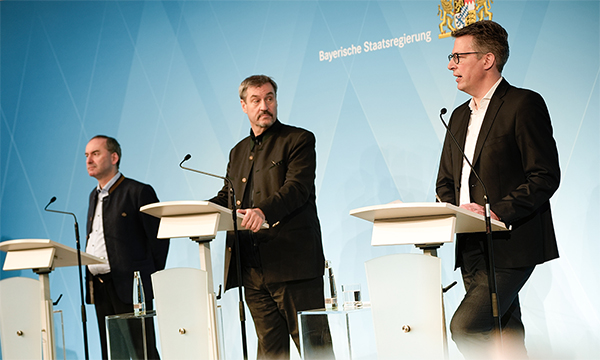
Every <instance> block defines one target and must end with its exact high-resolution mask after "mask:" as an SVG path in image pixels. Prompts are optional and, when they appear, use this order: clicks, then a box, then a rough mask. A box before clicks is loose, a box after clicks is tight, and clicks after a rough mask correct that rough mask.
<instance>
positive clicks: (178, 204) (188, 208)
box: [140, 200, 239, 218]
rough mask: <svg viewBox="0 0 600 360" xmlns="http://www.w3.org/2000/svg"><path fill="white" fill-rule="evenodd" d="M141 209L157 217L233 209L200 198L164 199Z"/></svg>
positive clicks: (225, 212) (228, 212) (227, 211)
mask: <svg viewBox="0 0 600 360" xmlns="http://www.w3.org/2000/svg"><path fill="white" fill-rule="evenodd" d="M140 211H141V212H144V213H146V214H149V215H152V216H154V217H157V218H162V217H165V216H181V215H198V214H210V213H215V212H219V213H222V214H231V210H229V209H228V208H226V207H223V206H221V205H217V204H215V203H211V202H210V201H199V200H182V201H163V202H158V203H154V204H148V205H145V206H142V207H141V208H140ZM238 216H239V215H238Z"/></svg>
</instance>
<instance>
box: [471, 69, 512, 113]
mask: <svg viewBox="0 0 600 360" xmlns="http://www.w3.org/2000/svg"><path fill="white" fill-rule="evenodd" d="M503 79H504V78H503V77H502V76H500V79H498V81H496V83H495V84H494V85H492V87H491V88H490V89H489V90H488V92H487V93H486V94H485V95H484V96H483V98H481V101H480V104H479V107H478V108H477V109H476V108H475V100H474V99H473V98H471V101H469V108H470V109H471V112H474V111H486V110H487V107H488V105H489V103H490V100H492V96H493V95H494V92H496V88H498V85H500V83H501V82H502V80H503Z"/></svg>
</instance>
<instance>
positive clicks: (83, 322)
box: [44, 196, 90, 360]
mask: <svg viewBox="0 0 600 360" xmlns="http://www.w3.org/2000/svg"><path fill="white" fill-rule="evenodd" d="M55 201H56V196H53V197H52V199H50V202H48V205H46V207H44V210H45V211H48V212H53V213H58V214H65V215H71V216H73V219H74V220H75V245H76V246H75V248H76V249H77V268H78V269H79V296H80V300H81V325H82V327H83V346H84V350H85V359H86V360H89V358H90V351H89V347H88V335H87V324H86V323H87V316H86V312H85V300H84V297H83V274H82V273H81V245H80V243H79V224H78V223H77V216H75V214H74V213H72V212H68V211H59V210H51V209H48V206H50V204H52V203H53V202H55Z"/></svg>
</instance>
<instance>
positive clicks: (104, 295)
mask: <svg viewBox="0 0 600 360" xmlns="http://www.w3.org/2000/svg"><path fill="white" fill-rule="evenodd" d="M93 285H94V307H95V308H96V319H97V320H98V329H99V332H100V343H101V346H102V359H108V344H107V335H106V316H109V315H119V314H126V313H132V312H133V305H132V304H127V303H124V302H122V301H121V300H120V299H119V296H118V295H117V292H116V290H115V286H114V282H113V279H112V277H111V276H110V274H107V275H99V276H94V284H93ZM132 291H133V290H132ZM132 298H133V293H132ZM146 310H152V301H151V300H150V301H148V300H147V301H146ZM145 327H146V345H147V355H148V359H157V360H158V359H160V357H159V355H158V350H157V349H156V337H155V334H154V322H153V320H152V318H148V319H146V320H145ZM120 330H121V331H120V333H121V334H120V335H121V336H114V335H113V336H111V349H110V353H111V358H112V359H113V360H115V359H130V358H131V359H143V358H144V339H143V337H142V324H141V322H139V321H131V320H129V321H128V322H127V325H125V324H124V326H122V327H120ZM132 345H133V346H132Z"/></svg>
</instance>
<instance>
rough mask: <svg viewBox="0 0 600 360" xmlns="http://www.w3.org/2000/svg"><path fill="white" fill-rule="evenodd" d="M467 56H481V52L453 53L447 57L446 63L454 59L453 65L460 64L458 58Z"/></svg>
mask: <svg viewBox="0 0 600 360" xmlns="http://www.w3.org/2000/svg"><path fill="white" fill-rule="evenodd" d="M469 54H483V53H482V52H479V51H471V52H464V53H454V54H450V55H448V61H450V60H452V59H454V63H455V64H457V65H458V64H460V57H461V56H463V55H469Z"/></svg>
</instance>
